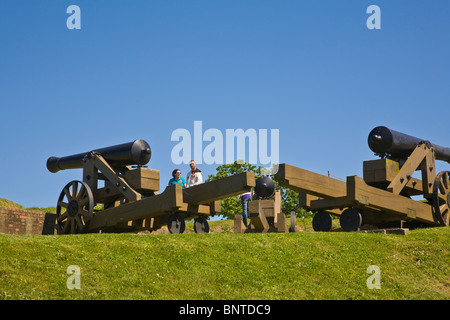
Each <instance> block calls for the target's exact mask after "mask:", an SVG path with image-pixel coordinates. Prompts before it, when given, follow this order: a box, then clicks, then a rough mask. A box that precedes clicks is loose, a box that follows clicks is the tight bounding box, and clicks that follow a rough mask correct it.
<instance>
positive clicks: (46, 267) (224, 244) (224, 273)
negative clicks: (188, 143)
mask: <svg viewBox="0 0 450 320" xmlns="http://www.w3.org/2000/svg"><path fill="white" fill-rule="evenodd" d="M215 223H216V222H211V223H210V224H211V226H212V228H214V224H215ZM227 223H232V221H228V222H227ZM217 224H222V225H224V224H225V222H223V221H218V222H217ZM220 228H222V229H223V226H221V227H220ZM449 239H450V228H448V227H446V228H433V229H421V230H413V231H411V232H410V233H409V234H408V235H406V236H401V235H383V234H365V233H344V232H329V233H314V232H297V233H288V234H275V233H271V234H233V233H230V232H224V233H209V234H194V233H185V234H177V235H176V234H87V235H67V236H11V235H0V299H174V300H176V299H226V300H233V299H245V300H247V299H283V300H287V299H450V252H449ZM71 265H77V266H79V267H80V269H81V276H80V279H81V289H79V290H78V289H73V290H69V289H68V288H67V279H68V277H69V275H68V274H67V268H68V267H69V266H71ZM370 265H377V266H378V267H379V268H380V270H381V274H380V277H381V288H380V289H372V290H371V289H369V288H368V287H367V279H368V277H369V276H370V275H371V274H368V273H367V268H368V267H369V266H370Z"/></svg>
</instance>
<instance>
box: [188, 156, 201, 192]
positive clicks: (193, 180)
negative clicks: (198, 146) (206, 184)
mask: <svg viewBox="0 0 450 320" xmlns="http://www.w3.org/2000/svg"><path fill="white" fill-rule="evenodd" d="M189 166H190V167H191V171H190V172H189V173H188V174H187V177H186V188H189V187H192V186H196V185H198V184H200V183H203V176H202V171H201V170H200V169H198V168H196V165H195V162H194V160H191V162H190V163H189Z"/></svg>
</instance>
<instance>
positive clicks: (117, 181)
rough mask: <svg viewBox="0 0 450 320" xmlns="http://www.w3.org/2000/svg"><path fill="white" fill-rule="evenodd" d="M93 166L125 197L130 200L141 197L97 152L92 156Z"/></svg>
mask: <svg viewBox="0 0 450 320" xmlns="http://www.w3.org/2000/svg"><path fill="white" fill-rule="evenodd" d="M93 159H94V164H95V167H97V169H98V170H99V171H100V172H101V173H102V174H103V175H104V176H105V177H106V179H108V180H109V181H110V182H111V183H112V185H113V186H114V187H115V188H116V189H117V190H119V191H120V192H121V193H122V194H123V195H124V196H125V198H127V199H128V200H130V201H136V200H140V199H141V194H140V193H138V192H136V191H135V190H133V188H131V187H130V185H129V184H128V183H127V182H126V181H125V179H123V178H122V177H120V176H119V175H118V174H116V172H115V171H114V169H113V168H111V166H110V165H109V164H108V163H107V162H106V160H105V159H103V157H102V156H101V155H99V154H96V155H95V156H94V157H93Z"/></svg>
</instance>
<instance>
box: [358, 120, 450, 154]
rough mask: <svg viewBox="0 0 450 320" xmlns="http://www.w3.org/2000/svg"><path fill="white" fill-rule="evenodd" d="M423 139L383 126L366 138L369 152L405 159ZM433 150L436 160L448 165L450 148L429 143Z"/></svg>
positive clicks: (375, 129)
mask: <svg viewBox="0 0 450 320" xmlns="http://www.w3.org/2000/svg"><path fill="white" fill-rule="evenodd" d="M424 142H425V140H424V139H419V138H416V137H413V136H410V135H407V134H404V133H401V132H398V131H394V130H391V129H389V128H387V127H384V126H379V127H376V128H374V129H373V130H372V131H371V132H370V133H369V137H368V138H367V143H368V144H369V148H370V150H372V151H373V152H375V154H378V155H380V156H381V157H389V158H393V159H397V160H400V159H406V158H408V157H409V155H410V154H411V153H412V151H414V149H415V148H416V147H417V146H418V145H419V144H421V143H424ZM429 145H430V147H432V148H433V149H434V153H435V157H436V160H442V161H445V162H448V163H450V148H445V147H441V146H439V145H436V144H431V143H429Z"/></svg>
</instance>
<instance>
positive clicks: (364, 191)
mask: <svg viewBox="0 0 450 320" xmlns="http://www.w3.org/2000/svg"><path fill="white" fill-rule="evenodd" d="M347 195H348V197H349V200H351V201H353V202H354V203H355V205H357V206H359V207H367V208H369V209H370V208H375V209H379V210H380V211H381V212H388V213H392V214H395V215H397V216H398V217H399V219H407V220H418V221H421V222H426V223H429V224H432V225H437V222H436V221H435V220H434V217H433V209H432V207H431V206H430V205H428V204H426V203H424V202H420V201H415V200H412V199H410V198H407V197H404V196H401V195H396V194H393V193H392V192H389V191H385V190H381V189H378V188H375V187H371V186H369V185H367V184H366V183H365V182H364V180H363V179H362V178H360V177H357V176H350V177H347Z"/></svg>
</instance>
